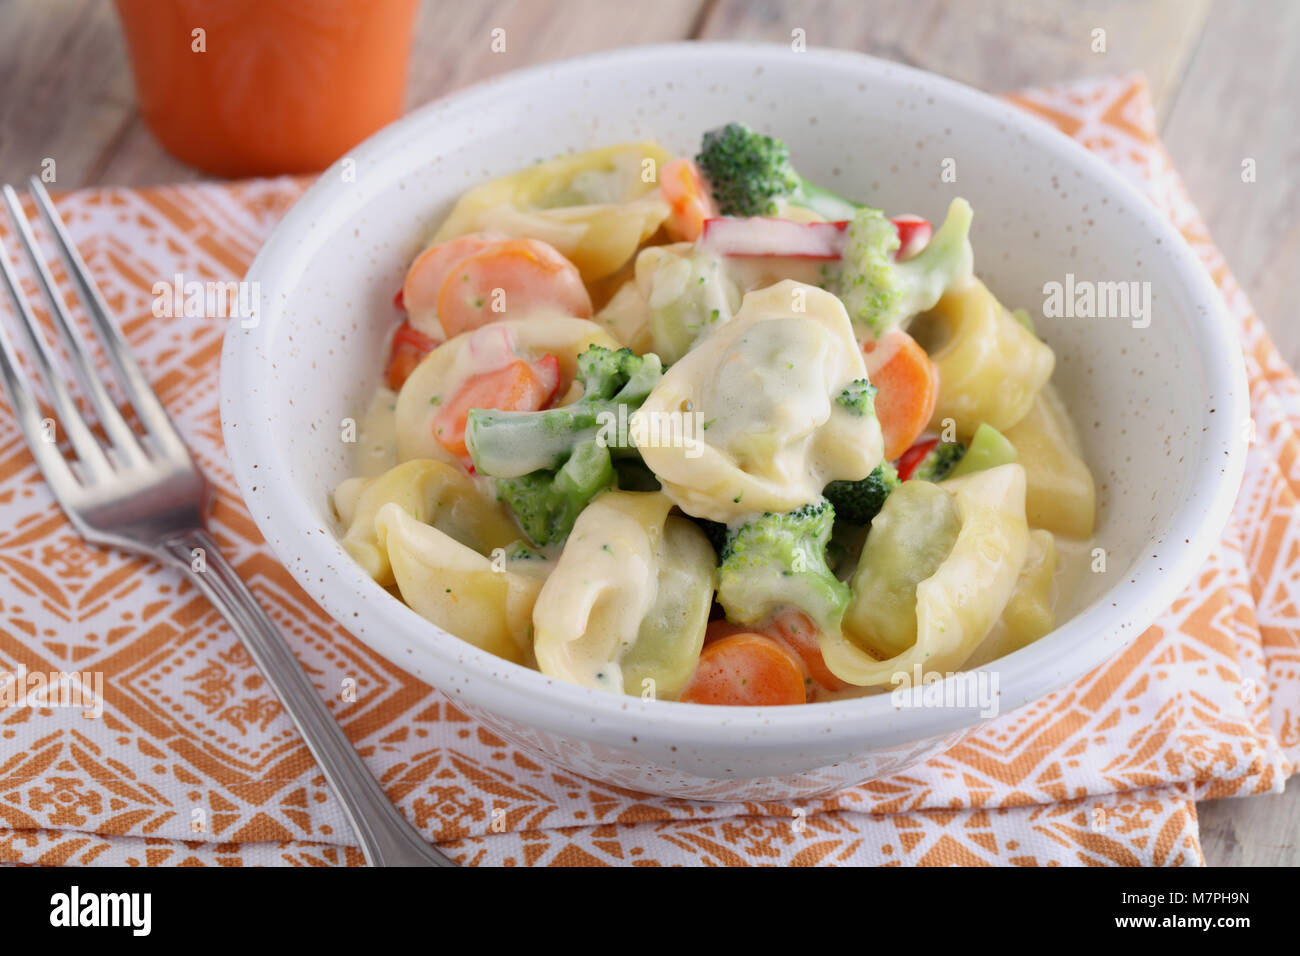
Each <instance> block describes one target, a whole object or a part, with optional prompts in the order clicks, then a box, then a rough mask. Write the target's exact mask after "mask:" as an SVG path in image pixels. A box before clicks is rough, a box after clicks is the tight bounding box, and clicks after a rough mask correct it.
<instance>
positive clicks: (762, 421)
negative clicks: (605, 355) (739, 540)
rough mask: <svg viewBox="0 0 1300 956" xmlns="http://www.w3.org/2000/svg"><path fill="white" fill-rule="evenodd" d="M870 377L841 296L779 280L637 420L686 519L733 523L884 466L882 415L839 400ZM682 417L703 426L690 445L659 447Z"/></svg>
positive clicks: (636, 429) (659, 389) (750, 299)
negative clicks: (662, 437)
mask: <svg viewBox="0 0 1300 956" xmlns="http://www.w3.org/2000/svg"><path fill="white" fill-rule="evenodd" d="M866 377H867V373H866V368H865V366H864V364H863V360H862V352H861V350H860V349H859V348H858V344H857V342H856V340H855V339H854V337H853V329H852V326H851V325H850V323H849V317H848V314H847V313H846V312H845V311H844V306H843V305H841V304H840V301H839V299H837V298H836V297H835V296H833V295H831V294H830V293H829V292H826V291H823V290H822V289H817V288H814V287H812V286H807V285H803V284H801V283H798V282H791V281H786V282H779V283H777V284H776V285H774V286H771V287H769V288H767V289H762V290H759V291H757V292H751V293H749V294H748V295H746V296H745V298H744V300H743V301H742V303H741V307H740V311H739V312H737V314H736V316H735V318H733V319H732V320H731V321H730V322H728V323H726V324H725V325H723V326H721V327H720V328H718V329H716V330H715V331H714V332H713V333H712V334H710V335H709V336H707V337H706V338H704V339H703V340H702V341H700V342H699V343H698V344H697V345H696V346H695V348H693V349H692V350H691V351H690V352H688V353H687V354H686V356H685V357H684V358H682V359H681V360H680V361H679V362H677V363H676V364H674V365H673V366H671V367H670V368H669V369H668V371H667V372H666V373H665V374H664V377H663V379H662V380H661V381H660V383H659V384H658V385H657V386H656V387H655V389H654V391H652V392H651V393H650V396H649V397H648V398H647V399H646V401H645V403H644V404H643V405H642V406H641V409H640V410H639V411H637V412H636V413H635V414H634V415H633V416H632V419H631V435H632V440H633V442H634V443H635V444H636V445H637V448H638V450H639V451H640V452H641V456H642V458H644V460H645V462H646V464H647V465H648V466H649V467H650V469H651V470H652V471H653V472H654V473H655V475H656V476H657V477H658V478H659V481H660V483H661V484H662V486H663V490H664V493H665V494H667V495H668V497H669V498H671V499H672V500H673V501H674V502H675V503H676V504H677V505H678V507H680V508H681V509H682V510H683V511H685V512H686V513H687V514H691V515H695V516H697V517H703V518H709V519H711V520H714V521H721V522H724V523H728V522H732V521H735V520H738V519H743V518H744V517H745V516H746V515H752V514H754V513H756V512H765V511H773V512H787V511H794V510H795V509H797V508H799V507H801V506H803V505H805V504H807V503H809V502H811V501H814V500H816V499H817V498H819V497H820V496H821V492H822V489H823V488H825V487H826V485H827V484H828V483H830V482H831V481H834V480H837V479H844V480H849V481H857V480H860V479H862V478H865V477H866V476H867V475H869V474H870V473H871V470H872V469H873V468H875V467H876V465H877V464H879V463H880V460H881V457H882V454H883V443H882V439H881V434H880V425H879V423H878V422H877V420H876V418H875V416H874V415H872V414H869V413H868V414H861V413H860V412H858V411H855V410H854V409H852V408H850V407H849V406H848V405H847V404H845V403H842V402H841V401H840V400H839V399H840V398H841V397H842V396H843V394H844V391H845V389H846V388H848V387H849V386H850V385H851V384H852V383H853V382H854V381H858V380H863V379H866ZM683 415H685V416H689V418H690V420H691V421H692V422H695V423H698V424H697V425H694V426H692V427H691V428H680V429H678V431H677V434H686V435H689V436H691V437H690V439H689V440H685V441H661V440H657V438H658V436H661V435H662V434H664V433H665V430H668V431H671V428H670V427H669V426H668V425H667V424H666V423H668V422H672V421H677V420H679V419H680V418H681V416H683Z"/></svg>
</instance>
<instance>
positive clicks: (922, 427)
mask: <svg viewBox="0 0 1300 956" xmlns="http://www.w3.org/2000/svg"><path fill="white" fill-rule="evenodd" d="M972 216H973V213H972V210H971V207H970V205H969V204H968V203H967V202H966V201H965V200H963V199H960V198H955V199H953V200H952V202H951V204H950V205H949V207H948V210H947V214H946V216H945V218H944V220H943V222H942V223H941V224H940V225H938V226H937V227H933V226H932V225H931V224H930V223H929V222H927V221H926V220H924V219H922V218H920V217H918V216H913V215H892V216H891V215H887V214H886V213H885V212H882V211H881V210H880V209H877V208H874V207H872V206H869V205H865V204H862V203H859V202H856V201H852V200H849V199H845V198H842V197H840V196H838V195H836V194H834V193H832V192H830V191H829V190H827V189H825V188H823V187H821V186H818V185H815V184H813V183H811V182H809V181H807V180H805V179H804V178H803V177H802V176H801V175H800V174H799V173H798V172H797V170H796V167H795V165H794V164H793V162H792V160H791V157H790V152H789V150H788V148H787V146H786V145H785V144H784V143H783V142H781V141H780V140H778V139H775V138H773V137H770V136H767V135H764V134H762V133H760V132H757V131H755V130H752V129H750V128H749V127H747V126H744V125H742V124H739V123H732V124H728V125H727V126H724V127H722V128H720V129H715V130H712V131H710V132H707V133H705V134H704V136H703V140H702V143H701V145H700V148H699V152H698V153H697V154H696V155H695V156H694V157H693V158H690V157H674V156H672V155H671V154H669V153H668V152H666V151H665V150H664V149H663V148H662V147H660V146H659V145H658V144H656V143H654V142H638V143H627V144H622V145H617V146H610V147H607V148H602V149H596V150H591V151H589V152H584V153H579V154H576V155H569V156H564V157H561V158H559V159H555V160H551V161H547V162H540V163H537V164H535V165H533V166H530V167H528V168H526V169H524V170H521V171H519V172H517V173H514V174H512V175H508V176H505V177H502V178H499V179H495V180H492V181H490V182H486V183H483V184H481V185H479V186H476V187H474V188H472V189H470V190H469V191H468V192H466V193H465V194H464V195H462V196H461V198H460V199H459V201H458V202H456V204H455V205H454V207H453V208H452V210H451V212H450V214H449V215H448V216H447V217H446V219H445V220H444V221H443V222H442V223H441V225H440V226H439V227H438V229H437V230H436V232H435V233H434V234H433V235H432V237H431V239H430V241H429V242H428V244H427V246H426V247H425V248H424V249H423V251H421V252H420V253H419V255H417V256H416V257H415V259H414V261H413V262H412V263H411V264H410V267H409V270H408V271H407V273H406V277H405V281H404V282H403V285H402V288H401V290H400V291H399V292H398V294H397V297H396V299H395V305H396V308H397V309H398V310H399V311H400V313H401V314H402V319H401V321H400V324H397V326H396V328H395V330H394V331H393V332H392V333H391V340H390V345H389V347H388V349H387V365H386V367H385V368H384V369H383V377H384V385H383V386H381V387H380V388H379V389H378V391H377V393H376V394H375V396H374V399H373V401H372V402H371V404H370V406H369V408H368V410H367V412H366V415H365V416H364V418H363V421H362V425H361V429H360V440H359V442H358V455H357V460H356V465H355V477H352V478H349V479H347V480H346V481H344V482H343V483H342V484H341V485H340V486H339V487H338V488H337V489H336V491H335V494H334V506H335V510H336V512H337V515H338V518H339V524H340V533H341V535H342V543H343V546H344V548H345V549H346V550H347V551H348V553H349V554H350V555H351V556H352V557H353V558H354V559H355V560H356V561H357V562H358V563H359V564H360V565H361V567H362V568H363V569H364V570H365V571H366V573H367V574H369V575H370V576H371V577H372V578H374V580H375V581H376V582H378V583H379V584H380V585H381V586H383V587H385V588H388V589H389V590H390V592H391V593H392V594H393V595H394V596H396V597H398V598H400V599H401V600H402V601H404V602H405V603H406V604H407V605H408V606H409V607H410V608H412V609H413V610H414V611H415V612H416V613H418V614H420V615H421V616H423V617H425V618H426V619H428V620H429V621H431V622H433V623H434V624H436V625H438V626H440V627H442V628H443V629H445V630H447V631H449V632H451V633H452V634H455V635H456V636H458V637H459V638H461V639H463V640H465V641H468V642H469V643H471V644H474V645H476V646H478V647H479V648H482V649H483V650H486V651H489V652H491V653H493V654H496V655H498V656H500V657H503V658H505V659H507V660H510V661H513V662H515V663H518V664H522V665H525V666H529V667H534V668H536V669H538V670H540V671H541V672H542V673H543V674H546V675H547V676H549V677H552V678H555V679H558V680H563V681H568V682H571V683H574V684H579V685H582V686H584V687H590V688H596V689H603V690H606V691H610V692H613V693H618V694H630V695H636V696H640V697H643V698H645V699H652V698H653V699H659V700H671V701H684V702H690V703H697V704H722V705H765V706H766V705H785V704H802V703H809V702H816V701H824V700H831V699H836V698H841V697H846V696H854V695H861V694H867V693H875V692H880V691H883V690H888V689H890V688H892V687H896V686H898V685H899V684H900V683H908V682H912V683H915V682H917V681H921V680H927V679H933V676H945V675H947V674H950V673H952V672H955V671H958V670H961V669H963V668H969V667H972V666H978V665H980V664H982V663H987V662H988V661H990V660H994V659H996V658H997V657H1000V656H1002V655H1004V654H1007V653H1010V652H1011V651H1014V650H1016V649H1017V648H1020V647H1023V646H1025V645H1026V644H1029V643H1030V642H1032V641H1035V640H1037V639H1039V638H1040V637H1042V636H1043V635H1044V634H1046V633H1048V632H1049V631H1051V630H1052V629H1053V628H1054V627H1055V625H1056V615H1057V611H1058V609H1059V608H1061V607H1062V606H1064V603H1065V600H1066V596H1067V592H1068V591H1069V588H1070V584H1071V581H1072V579H1073V575H1074V574H1075V572H1077V570H1078V567H1079V565H1080V562H1081V561H1083V560H1085V557H1084V556H1086V554H1087V547H1088V540H1089V538H1090V536H1091V534H1092V528H1093V520H1094V507H1095V491H1094V484H1093V479H1092V475H1091V473H1090V471H1089V469H1088V466H1087V465H1086V464H1085V462H1084V461H1083V458H1082V455H1081V452H1080V450H1079V444H1078V441H1077V439H1076V437H1075V433H1074V429H1073V426H1072V424H1071V422H1070V419H1069V417H1068V415H1067V413H1066V410H1065V408H1064V406H1063V404H1062V402H1061V401H1060V399H1059V398H1058V397H1057V395H1056V393H1055V391H1054V390H1053V387H1052V385H1051V384H1050V381H1049V380H1050V378H1051V375H1052V371H1053V367H1054V364H1055V357H1054V355H1053V352H1052V349H1051V348H1050V346H1049V345H1048V344H1047V343H1046V342H1044V341H1043V340H1042V338H1040V337H1039V335H1038V334H1037V332H1036V330H1035V324H1034V322H1033V319H1032V317H1031V316H1030V314H1029V313H1028V312H1027V311H1025V310H1016V311H1011V310H1009V309H1007V308H1005V307H1004V306H1003V305H1002V304H1001V303H1000V302H999V301H998V300H997V299H996V298H995V297H994V296H993V294H992V293H991V292H990V291H989V290H988V288H986V287H985V285H984V283H983V282H981V281H980V280H979V279H978V278H976V276H975V275H974V272H973V255H972V249H971V243H970V238H969V233H970V227H971V222H972Z"/></svg>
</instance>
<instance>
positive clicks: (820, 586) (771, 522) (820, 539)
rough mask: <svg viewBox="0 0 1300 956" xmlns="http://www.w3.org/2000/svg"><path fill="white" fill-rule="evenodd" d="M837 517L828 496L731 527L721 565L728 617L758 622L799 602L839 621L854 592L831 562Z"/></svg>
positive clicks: (826, 620) (820, 618)
mask: <svg viewBox="0 0 1300 956" xmlns="http://www.w3.org/2000/svg"><path fill="white" fill-rule="evenodd" d="M834 521H835V508H834V506H833V505H832V504H831V503H830V502H829V501H827V500H826V499H825V498H822V499H819V500H818V501H815V502H813V503H811V504H807V505H804V506H803V507H802V508H800V509H799V510H798V511H792V512H790V513H789V514H771V513H768V514H765V515H762V516H760V517H758V518H755V519H754V520H753V521H750V522H748V523H747V524H744V525H742V526H741V527H739V528H737V529H734V530H732V531H729V532H728V534H727V541H726V544H725V545H723V548H722V563H721V566H720V567H719V570H718V603H719V604H721V605H722V607H723V609H724V610H725V611H726V612H727V620H729V621H732V622H733V623H736V624H746V625H749V624H757V623H759V622H760V621H762V620H763V618H765V617H767V616H768V615H769V614H772V613H774V612H776V611H778V610H780V609H781V608H783V607H795V608H798V609H799V610H801V611H803V612H804V613H805V614H807V615H808V616H809V617H811V618H812V619H813V621H814V622H815V623H817V624H818V626H821V627H832V626H835V625H837V624H838V622H839V619H840V617H842V616H843V614H844V609H845V608H846V607H847V606H848V603H849V596H850V592H849V586H848V585H847V584H845V583H844V582H842V581H840V580H839V579H838V578H836V577H835V575H834V574H833V573H832V572H831V569H830V567H828V566H827V563H826V543H827V541H828V540H829V539H830V536H831V526H832V525H833V524H834Z"/></svg>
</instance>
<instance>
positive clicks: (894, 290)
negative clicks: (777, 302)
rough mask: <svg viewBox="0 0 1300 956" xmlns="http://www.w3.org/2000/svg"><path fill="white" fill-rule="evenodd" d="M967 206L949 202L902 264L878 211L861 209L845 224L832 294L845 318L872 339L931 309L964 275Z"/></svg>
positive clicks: (893, 233) (968, 259)
mask: <svg viewBox="0 0 1300 956" xmlns="http://www.w3.org/2000/svg"><path fill="white" fill-rule="evenodd" d="M971 217H972V213H971V208H970V204H969V203H968V202H966V200H964V199H954V200H953V201H952V204H951V205H950V206H949V207H948V216H947V218H945V219H944V221H943V225H942V226H940V227H939V230H938V231H937V232H936V233H935V234H934V236H933V237H932V238H931V239H930V242H929V243H928V244H927V245H926V247H925V248H924V249H922V250H921V251H920V252H919V253H918V254H917V255H915V256H913V257H912V258H911V259H908V260H907V261H906V262H897V261H895V259H894V253H895V252H896V251H897V250H898V245H899V240H898V229H897V228H896V227H895V226H894V224H893V223H892V222H890V221H889V220H888V219H886V218H885V214H884V213H882V212H881V211H880V210H879V209H867V208H862V209H859V210H858V211H857V213H856V214H855V215H854V216H853V219H852V221H850V223H849V229H848V239H847V242H846V244H845V248H844V257H843V260H842V264H841V267H840V273H839V276H838V279H837V281H836V283H835V288H834V291H835V292H836V293H837V294H838V295H839V297H840V298H841V299H842V300H843V302H844V307H845V308H846V309H847V310H848V313H849V317H850V318H851V319H852V320H853V321H854V322H855V323H856V324H858V325H861V326H864V327H865V328H866V329H867V330H868V331H869V332H870V333H871V335H872V337H873V338H880V336H882V335H884V334H885V333H886V332H888V331H889V330H890V329H893V328H896V327H897V326H899V325H901V324H903V323H904V322H906V321H907V320H908V319H910V318H911V317H912V316H914V315H916V314H917V313H918V312H924V311H925V310H927V309H932V308H934V305H935V303H936V302H938V301H939V299H940V297H941V296H942V295H943V293H944V292H945V291H946V290H947V289H948V287H949V286H950V285H952V284H953V282H954V281H956V280H957V279H960V278H961V277H963V276H966V275H969V274H970V271H971V263H972V254H971V247H970V238H969V236H970V224H971Z"/></svg>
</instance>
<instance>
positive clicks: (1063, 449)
mask: <svg viewBox="0 0 1300 956" xmlns="http://www.w3.org/2000/svg"><path fill="white" fill-rule="evenodd" d="M1007 440H1008V441H1010V442H1011V443H1012V444H1013V445H1015V446H1016V451H1017V452H1018V453H1019V458H1018V460H1019V461H1020V463H1021V464H1022V465H1024V466H1025V480H1026V481H1027V483H1028V490H1027V491H1026V494H1025V511H1026V514H1027V515H1028V517H1029V524H1030V525H1031V526H1032V527H1035V528H1046V529H1047V530H1048V531H1051V532H1053V533H1055V534H1062V535H1066V536H1067V537H1071V538H1087V537H1089V536H1091V535H1092V525H1093V520H1094V516H1095V512H1096V507H1097V505H1096V490H1095V488H1094V486H1093V481H1092V472H1090V471H1089V470H1088V466H1087V465H1085V464H1084V463H1083V459H1082V458H1081V457H1080V456H1079V453H1078V451H1077V450H1076V448H1075V441H1074V436H1073V434H1072V430H1071V427H1070V420H1069V417H1068V416H1067V415H1066V412H1065V409H1064V407H1063V406H1062V405H1061V401H1060V399H1059V398H1057V396H1056V393H1055V391H1053V389H1052V388H1051V387H1050V386H1048V387H1047V388H1044V389H1043V390H1042V392H1040V393H1039V395H1038V399H1037V401H1035V402H1034V405H1033V407H1032V408H1030V410H1029V412H1028V414H1026V415H1025V417H1024V418H1022V419H1021V420H1020V421H1019V422H1017V423H1016V425H1015V426H1014V427H1012V428H1010V429H1008V430H1007Z"/></svg>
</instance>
